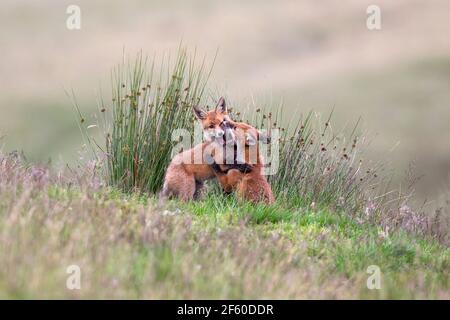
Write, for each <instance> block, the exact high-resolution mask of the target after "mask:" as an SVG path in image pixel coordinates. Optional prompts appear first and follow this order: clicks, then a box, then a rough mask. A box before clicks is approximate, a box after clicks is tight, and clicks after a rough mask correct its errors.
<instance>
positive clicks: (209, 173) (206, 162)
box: [162, 98, 248, 201]
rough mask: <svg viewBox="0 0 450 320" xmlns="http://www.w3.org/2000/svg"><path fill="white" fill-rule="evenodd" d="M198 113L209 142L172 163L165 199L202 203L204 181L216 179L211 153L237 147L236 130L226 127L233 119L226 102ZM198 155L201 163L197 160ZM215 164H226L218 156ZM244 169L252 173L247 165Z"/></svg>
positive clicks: (195, 111)
mask: <svg viewBox="0 0 450 320" xmlns="http://www.w3.org/2000/svg"><path fill="white" fill-rule="evenodd" d="M194 113H195V116H196V117H197V119H198V120H199V121H200V123H201V125H202V128H203V132H204V134H205V137H206V142H204V143H201V144H198V145H196V146H195V147H194V148H192V149H189V150H186V151H184V152H181V153H179V154H177V155H176V156H175V157H174V158H173V159H172V161H171V163H170V164H169V167H168V168H167V171H166V175H165V178H164V186H163V190H162V196H163V197H178V198H180V199H182V200H185V201H189V200H196V199H198V198H199V197H200V196H201V191H202V188H203V184H204V181H205V180H209V179H212V178H215V177H216V174H215V172H214V170H213V169H212V168H211V166H210V163H211V162H212V161H214V160H212V153H213V152H212V151H211V150H214V147H215V146H223V145H225V144H226V143H227V142H232V143H234V139H235V137H234V134H233V132H232V131H233V130H232V129H231V128H229V127H227V126H224V124H225V122H226V121H230V118H229V116H228V114H227V108H226V104H225V100H224V99H223V98H221V99H220V100H219V102H218V103H217V106H216V108H215V109H214V110H212V111H209V112H206V111H204V110H202V109H200V108H194ZM213 144H216V145H215V146H214V145H213ZM198 155H200V157H201V158H200V159H197V158H198ZM215 160H216V161H217V162H219V163H223V160H220V159H219V158H218V156H217V157H216V158H215ZM240 167H242V168H243V169H245V170H248V168H247V167H246V166H245V164H242V165H241V166H240ZM238 169H239V166H238Z"/></svg>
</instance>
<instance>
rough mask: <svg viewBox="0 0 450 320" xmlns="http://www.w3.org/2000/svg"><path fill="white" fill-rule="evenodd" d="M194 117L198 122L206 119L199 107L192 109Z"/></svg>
mask: <svg viewBox="0 0 450 320" xmlns="http://www.w3.org/2000/svg"><path fill="white" fill-rule="evenodd" d="M193 109H194V113H195V116H196V117H197V119H198V120H205V119H206V112H205V110H203V109H202V108H200V107H193Z"/></svg>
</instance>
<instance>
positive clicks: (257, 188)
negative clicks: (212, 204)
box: [213, 122, 275, 204]
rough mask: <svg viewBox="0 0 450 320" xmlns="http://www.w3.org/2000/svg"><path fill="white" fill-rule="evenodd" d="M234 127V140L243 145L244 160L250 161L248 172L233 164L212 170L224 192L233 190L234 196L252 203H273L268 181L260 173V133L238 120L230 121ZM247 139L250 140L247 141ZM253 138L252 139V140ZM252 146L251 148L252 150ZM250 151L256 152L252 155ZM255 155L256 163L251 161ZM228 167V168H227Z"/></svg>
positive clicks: (217, 158)
mask: <svg viewBox="0 0 450 320" xmlns="http://www.w3.org/2000/svg"><path fill="white" fill-rule="evenodd" d="M231 123H232V124H233V125H234V126H235V127H236V130H235V135H236V140H237V141H238V142H239V143H240V145H245V148H244V159H242V160H244V162H245V163H250V168H251V169H250V171H249V172H245V171H244V172H241V171H240V170H237V169H235V168H234V165H226V164H225V165H221V166H214V165H213V168H214V169H215V170H214V172H215V173H216V176H217V179H218V180H219V182H220V185H221V186H222V188H223V190H224V191H225V192H227V193H228V192H231V191H235V192H236V196H237V197H238V199H240V200H247V201H250V202H253V203H258V202H264V203H267V204H270V203H273V202H274V201H275V198H274V196H273V193H272V188H271V187H270V184H269V182H268V181H267V179H266V178H265V176H264V175H263V174H262V170H263V167H264V165H263V163H262V160H261V157H260V154H259V146H258V143H257V141H258V140H259V139H260V137H261V135H260V133H259V132H258V130H256V129H255V128H254V127H252V126H250V125H248V124H245V123H239V122H231ZM249 139H250V140H251V141H250V143H249ZM252 140H253V141H252ZM252 146H253V150H252ZM251 151H253V152H255V153H256V154H255V155H253V154H252V153H251ZM255 156H256V163H254V164H253V163H252V161H254V158H255ZM222 158H224V157H223V156H222V155H219V156H217V155H215V156H214V159H215V160H216V161H217V160H219V161H220V160H221V159H222ZM227 167H228V168H229V169H228V168H227Z"/></svg>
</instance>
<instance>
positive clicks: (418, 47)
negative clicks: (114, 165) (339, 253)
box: [0, 0, 450, 192]
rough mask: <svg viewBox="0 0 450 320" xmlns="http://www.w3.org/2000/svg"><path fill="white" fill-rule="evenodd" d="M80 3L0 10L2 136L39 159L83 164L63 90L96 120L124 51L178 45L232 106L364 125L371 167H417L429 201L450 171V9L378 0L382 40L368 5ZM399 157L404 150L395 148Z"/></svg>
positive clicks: (22, 4)
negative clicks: (206, 68) (274, 108)
mask: <svg viewBox="0 0 450 320" xmlns="http://www.w3.org/2000/svg"><path fill="white" fill-rule="evenodd" d="M70 4H72V2H71V1H39V2H37V1H36V2H33V1H12V0H6V1H5V0H4V1H2V3H1V4H0V8H1V10H0V21H1V22H2V27H1V32H0V52H1V55H0V136H2V135H5V137H3V138H2V142H1V143H2V144H4V147H3V148H4V149H6V150H13V149H19V150H24V151H25V153H26V155H27V156H28V158H29V159H30V160H33V161H46V160H47V159H49V158H52V159H53V160H58V159H60V158H61V159H62V161H63V162H69V163H73V162H74V161H75V159H76V158H77V150H79V148H80V145H81V137H80V133H79V131H78V127H77V124H76V121H75V117H74V115H73V112H72V108H71V104H70V101H69V99H68V98H67V97H66V95H65V92H64V89H67V90H71V89H72V88H73V89H74V90H75V92H76V94H77V98H78V101H79V104H80V105H81V107H82V108H83V109H84V110H85V111H88V112H89V110H92V111H93V110H95V108H96V99H97V97H98V96H99V94H100V93H99V92H100V91H99V90H100V88H101V89H102V90H103V94H104V95H105V96H107V95H108V93H109V75H110V70H111V67H112V66H114V65H115V64H116V63H118V62H119V61H120V60H121V58H122V55H123V51H124V49H125V51H126V52H127V53H130V54H134V53H135V52H137V51H139V50H141V49H142V51H143V52H144V53H149V54H150V55H153V54H156V55H158V56H161V55H162V54H163V53H168V52H174V50H176V48H177V47H178V45H179V43H180V41H181V40H182V41H183V43H184V44H185V45H187V46H189V47H191V48H194V47H196V48H197V51H198V52H199V53H200V55H202V54H206V55H208V56H209V57H210V58H211V59H212V58H213V56H214V54H215V52H216V49H217V48H219V54H218V57H217V60H216V65H215V68H214V73H213V77H212V81H211V89H213V90H217V91H219V92H223V93H224V94H226V95H227V96H228V97H229V98H230V99H231V100H232V101H235V102H236V103H240V104H246V103H248V102H249V101H250V100H252V99H255V100H256V101H265V102H267V101H270V100H272V101H274V103H276V102H278V101H279V100H280V99H281V98H284V102H285V104H286V107H287V108H286V110H287V112H293V113H294V112H295V113H297V112H307V111H308V110H310V109H314V110H317V111H321V112H324V113H328V112H330V110H331V109H332V108H333V107H334V119H335V120H334V124H333V125H334V127H335V128H337V129H338V128H340V127H341V126H343V125H345V124H347V123H348V124H352V123H354V122H355V121H356V120H357V119H358V118H359V116H361V117H362V120H363V125H362V128H364V129H365V130H367V131H368V132H369V134H370V135H371V136H373V138H374V142H373V144H372V151H371V153H369V154H368V157H372V158H374V159H383V160H386V159H392V162H393V165H394V168H395V169H397V170H396V172H397V173H401V172H403V171H404V170H406V168H407V166H408V164H409V163H410V162H411V161H412V160H413V159H417V166H418V169H417V170H418V171H420V172H424V173H426V174H427V177H428V178H427V179H428V180H425V182H424V186H426V188H427V190H429V191H430V192H434V191H435V190H436V189H439V188H441V186H442V183H443V182H444V181H446V180H447V178H448V174H449V172H450V161H449V156H450V143H448V141H449V140H450V125H449V119H450V105H449V104H450V103H449V101H450V90H449V88H450V55H449V53H450V40H449V36H448V35H449V34H450V23H449V21H450V20H449V18H450V2H448V1H446V0H441V1H439V0H435V1H432V2H426V1H411V0H404V1H388V0H385V1H377V4H378V5H379V6H380V7H381V10H382V29H381V30H380V31H369V30H368V29H367V28H366V17H367V15H366V8H367V6H368V5H369V4H372V2H371V1H360V0H353V1H345V3H343V2H339V1H320V2H318V1H312V0H311V1H301V2H300V1H282V2H280V1H245V2H242V1H227V2H223V1H222V2H219V1H189V2H187V1H120V2H114V3H112V2H110V1H96V2H95V3H94V2H93V1H77V4H78V5H79V6H80V7H81V13H82V28H81V30H76V31H70V30H68V29H67V28H66V18H67V16H68V15H67V14H66V8H67V6H68V5H70ZM397 144H398V146H397V147H396V148H395V149H394V150H393V151H390V150H391V149H392V147H394V146H395V145H397Z"/></svg>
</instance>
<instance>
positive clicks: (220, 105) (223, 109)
mask: <svg viewBox="0 0 450 320" xmlns="http://www.w3.org/2000/svg"><path fill="white" fill-rule="evenodd" d="M216 112H219V113H227V104H226V103H225V98H224V97H221V98H220V99H219V101H218V102H217V105H216Z"/></svg>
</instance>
